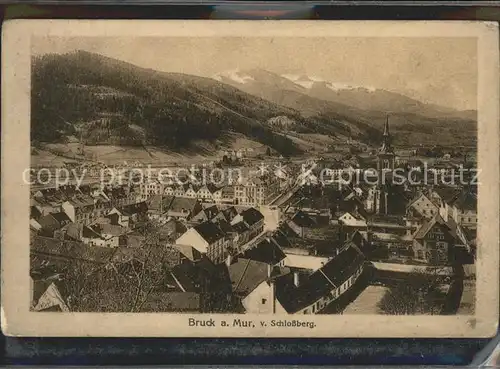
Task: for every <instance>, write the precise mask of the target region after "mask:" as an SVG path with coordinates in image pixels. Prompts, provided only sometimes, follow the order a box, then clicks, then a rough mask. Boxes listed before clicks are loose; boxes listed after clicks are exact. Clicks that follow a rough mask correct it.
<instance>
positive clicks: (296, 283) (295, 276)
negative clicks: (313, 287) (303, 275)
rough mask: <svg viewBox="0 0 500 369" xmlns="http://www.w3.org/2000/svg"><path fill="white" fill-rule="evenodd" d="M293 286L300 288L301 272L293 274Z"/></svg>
mask: <svg viewBox="0 0 500 369" xmlns="http://www.w3.org/2000/svg"><path fill="white" fill-rule="evenodd" d="M293 284H294V285H295V287H299V272H293Z"/></svg>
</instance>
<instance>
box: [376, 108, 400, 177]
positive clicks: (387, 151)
mask: <svg viewBox="0 0 500 369" xmlns="http://www.w3.org/2000/svg"><path fill="white" fill-rule="evenodd" d="M383 137H384V138H383V141H382V146H381V147H380V149H379V152H378V160H377V170H378V172H379V178H381V177H380V176H382V175H384V174H382V172H386V173H389V172H391V171H393V170H394V163H395V158H396V155H395V154H394V149H393V148H392V145H391V134H390V133H389V117H387V119H386V121H385V126H384V136H383Z"/></svg>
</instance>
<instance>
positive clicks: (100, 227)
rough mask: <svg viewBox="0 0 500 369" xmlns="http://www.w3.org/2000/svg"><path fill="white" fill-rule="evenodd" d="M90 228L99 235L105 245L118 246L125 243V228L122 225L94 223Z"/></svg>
mask: <svg viewBox="0 0 500 369" xmlns="http://www.w3.org/2000/svg"><path fill="white" fill-rule="evenodd" d="M90 228H92V230H94V231H95V232H96V233H97V234H100V235H101V237H102V238H103V239H104V245H103V246H105V247H118V246H125V245H126V244H127V237H126V236H125V235H126V233H127V229H126V228H124V227H120V226H118V225H113V224H95V225H93V226H91V227H90ZM99 246H101V245H99Z"/></svg>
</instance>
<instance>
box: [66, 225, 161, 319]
mask: <svg viewBox="0 0 500 369" xmlns="http://www.w3.org/2000/svg"><path fill="white" fill-rule="evenodd" d="M146 232H147V233H146V234H147V235H148V236H147V237H146V239H145V241H144V242H143V244H142V247H141V248H138V249H135V251H138V252H137V255H134V256H133V257H131V258H130V259H129V260H121V261H111V262H109V263H107V264H103V265H99V264H95V263H91V262H87V261H83V260H76V259H75V260H72V261H71V262H69V263H67V264H66V266H65V268H64V270H63V277H64V287H65V291H66V295H67V296H68V305H69V308H70V310H71V311H78V312H138V311H141V308H142V306H143V305H144V303H145V302H146V301H147V300H148V297H149V295H150V294H151V292H153V291H154V290H155V289H157V288H159V287H160V286H161V284H162V282H163V280H164V276H165V265H166V264H167V263H168V261H167V260H166V257H167V256H168V250H166V248H167V247H168V246H164V245H162V244H161V243H160V241H159V232H158V231H157V230H151V227H150V229H148V230H146Z"/></svg>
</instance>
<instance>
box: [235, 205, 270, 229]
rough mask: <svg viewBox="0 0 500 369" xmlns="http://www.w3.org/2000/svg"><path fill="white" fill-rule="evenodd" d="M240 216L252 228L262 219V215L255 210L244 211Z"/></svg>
mask: <svg viewBox="0 0 500 369" xmlns="http://www.w3.org/2000/svg"><path fill="white" fill-rule="evenodd" d="M240 215H241V216H242V217H243V220H244V221H245V223H247V224H248V225H249V226H252V225H254V224H255V223H258V222H260V221H261V220H262V219H264V216H263V215H262V213H261V212H260V211H258V210H257V209H255V208H249V209H246V210H244V211H242V212H241V214H240Z"/></svg>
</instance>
